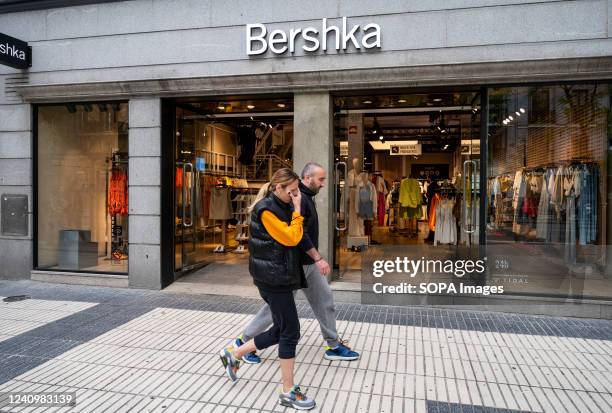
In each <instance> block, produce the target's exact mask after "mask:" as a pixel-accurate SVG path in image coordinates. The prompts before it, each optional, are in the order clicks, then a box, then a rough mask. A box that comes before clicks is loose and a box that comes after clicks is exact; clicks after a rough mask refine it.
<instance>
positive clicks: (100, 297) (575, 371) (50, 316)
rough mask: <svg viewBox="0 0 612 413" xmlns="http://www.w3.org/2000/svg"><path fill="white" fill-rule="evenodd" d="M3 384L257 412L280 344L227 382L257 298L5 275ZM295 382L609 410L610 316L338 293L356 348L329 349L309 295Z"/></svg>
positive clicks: (337, 400)
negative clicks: (395, 303)
mask: <svg viewBox="0 0 612 413" xmlns="http://www.w3.org/2000/svg"><path fill="white" fill-rule="evenodd" d="M23 294H25V295H28V296H30V297H31V298H29V299H25V300H22V301H15V302H9V303H7V302H3V301H2V299H1V298H0V392H6V391H76V394H77V405H76V407H73V408H68V407H63V408H50V407H40V408H38V409H34V408H27V409H26V408H23V407H21V408H19V407H12V408H10V409H7V408H4V410H2V409H1V408H0V411H10V412H20V411H36V412H42V411H58V412H64V411H74V412H127V411H131V412H247V411H249V412H252V411H264V412H268V411H293V410H291V409H285V408H281V407H280V406H278V405H277V389H278V388H279V383H280V381H279V380H280V372H279V369H278V363H277V357H276V348H272V349H268V350H266V351H264V352H262V358H263V363H262V364H261V365H259V366H251V365H247V366H245V367H244V368H241V369H240V371H239V375H240V379H239V380H238V382H236V383H235V384H232V383H231V382H230V381H229V380H228V379H227V378H226V376H225V375H224V372H223V370H222V368H221V363H220V361H219V358H218V356H217V354H218V351H219V349H220V348H221V347H223V346H224V345H225V344H226V343H227V342H229V340H230V339H231V338H233V337H235V336H236V335H237V334H238V332H239V331H240V329H241V327H242V326H244V325H245V323H246V322H247V321H248V320H249V318H250V317H251V316H252V314H254V313H255V312H256V311H257V310H258V309H259V307H260V305H261V303H262V301H261V300H258V299H250V298H239V297H231V296H215V295H202V296H194V295H186V294H176V293H168V292H163V291H145V290H132V289H111V288H101V287H86V286H69V285H60V284H45V283H38V282H32V281H7V280H0V296H1V297H8V296H15V295H23ZM298 310H299V313H300V317H301V323H302V339H301V341H300V344H299V345H298V356H297V363H296V372H297V375H296V383H299V384H300V386H301V387H302V389H303V390H306V392H307V394H308V395H309V396H312V397H314V398H315V400H316V401H317V404H318V406H317V408H316V409H315V410H314V411H320V412H335V413H340V412H350V413H354V412H413V411H415V412H432V413H433V412H435V413H442V412H470V413H471V412H474V413H477V412H509V411H529V412H542V411H544V412H609V411H612V322H610V321H606V320H585V319H570V318H553V317H539V316H525V315H513V314H501V313H487V312H477V311H451V310H441V309H430V308H419V307H385V306H362V305H359V304H337V315H338V330H339V332H340V333H341V335H342V337H343V338H345V339H349V340H350V343H349V345H350V346H351V347H352V348H354V349H355V350H357V351H359V352H361V354H362V357H361V359H360V360H358V361H355V362H329V361H326V360H324V359H323V358H322V354H323V347H322V345H323V342H322V339H321V336H320V332H319V329H318V324H317V322H316V320H313V319H312V313H311V311H310V309H309V307H308V304H307V303H306V302H302V301H300V302H298Z"/></svg>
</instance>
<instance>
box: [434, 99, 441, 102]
mask: <svg viewBox="0 0 612 413" xmlns="http://www.w3.org/2000/svg"><path fill="white" fill-rule="evenodd" d="M433 101H434V102H442V98H435V99H434V100H433Z"/></svg>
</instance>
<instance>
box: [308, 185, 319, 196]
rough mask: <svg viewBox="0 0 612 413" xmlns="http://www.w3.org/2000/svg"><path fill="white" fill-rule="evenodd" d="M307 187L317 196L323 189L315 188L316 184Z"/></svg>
mask: <svg viewBox="0 0 612 413" xmlns="http://www.w3.org/2000/svg"><path fill="white" fill-rule="evenodd" d="M306 186H307V187H308V189H310V190H311V191H312V192H314V193H315V195H316V194H318V193H319V190H320V189H321V188H313V186H314V184H310V185H306Z"/></svg>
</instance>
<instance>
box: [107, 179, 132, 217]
mask: <svg viewBox="0 0 612 413" xmlns="http://www.w3.org/2000/svg"><path fill="white" fill-rule="evenodd" d="M108 213H109V214H110V215H117V214H119V215H127V214H128V183H127V173H126V171H124V170H122V169H118V168H113V169H112V170H111V176H110V180H109V183H108Z"/></svg>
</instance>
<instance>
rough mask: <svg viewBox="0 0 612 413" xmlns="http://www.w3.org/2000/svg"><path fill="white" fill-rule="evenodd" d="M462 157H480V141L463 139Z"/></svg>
mask: <svg viewBox="0 0 612 413" xmlns="http://www.w3.org/2000/svg"><path fill="white" fill-rule="evenodd" d="M461 155H480V140H478V139H461Z"/></svg>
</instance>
